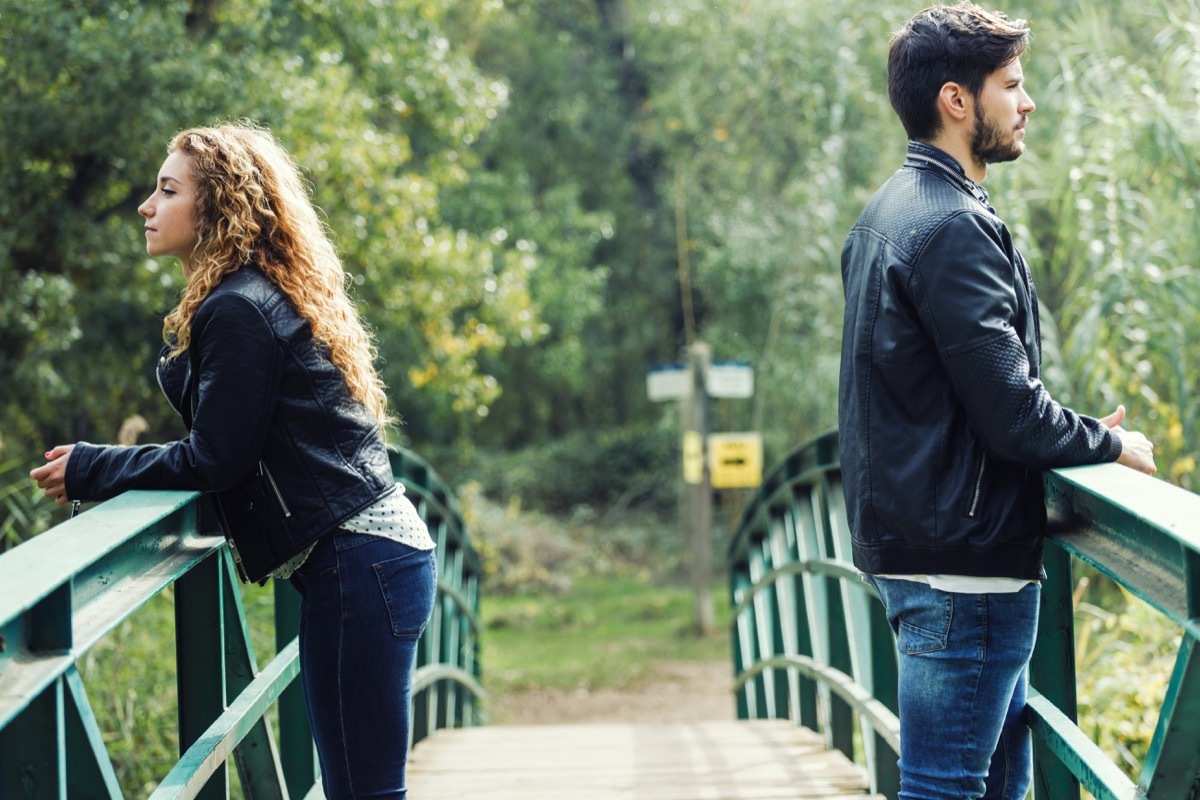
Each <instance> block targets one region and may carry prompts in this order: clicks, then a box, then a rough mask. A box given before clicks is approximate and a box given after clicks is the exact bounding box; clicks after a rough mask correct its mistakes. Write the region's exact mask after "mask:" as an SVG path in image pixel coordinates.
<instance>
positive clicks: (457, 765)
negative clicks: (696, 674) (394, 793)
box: [408, 720, 868, 800]
mask: <svg viewBox="0 0 1200 800" xmlns="http://www.w3.org/2000/svg"><path fill="white" fill-rule="evenodd" d="M408 788H409V795H410V796H411V797H419V798H421V800H454V799H455V798H472V799H473V800H517V798H521V800H551V798H553V800H561V798H564V797H570V798H572V800H593V798H596V799H597V800H598V799H599V798H617V799H618V800H619V799H620V798H637V800H784V798H787V799H788V800H835V799H836V798H850V797H854V798H863V797H867V796H868V794H867V777H866V773H865V771H864V770H863V769H862V768H861V767H859V766H857V765H855V764H852V763H851V762H849V761H847V760H846V759H845V758H844V757H843V756H842V755H841V754H840V753H837V752H830V751H827V750H825V745H824V742H823V740H822V739H821V738H820V737H819V736H817V735H816V734H814V733H813V732H812V731H810V730H808V729H806V728H797V727H795V726H794V725H793V724H792V723H791V722H789V721H786V720H765V721H754V722H744V721H741V722H739V721H720V722H692V723H686V722H681V723H663V724H636V725H625V724H609V725H595V724H592V725H545V726H534V725H526V726H521V725H507V726H494V727H481V728H464V729H457V730H443V731H439V732H437V733H436V734H435V735H433V736H432V737H430V738H429V739H426V740H425V741H423V742H421V743H420V744H419V745H417V747H416V748H415V749H414V751H413V754H412V756H411V757H410V759H409V768H408Z"/></svg>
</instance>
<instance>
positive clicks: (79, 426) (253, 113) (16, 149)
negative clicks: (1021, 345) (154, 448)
mask: <svg viewBox="0 0 1200 800" xmlns="http://www.w3.org/2000/svg"><path fill="white" fill-rule="evenodd" d="M496 11H497V6H496V4H495V3H493V2H488V0H458V1H457V2H451V0H440V1H439V0H402V1H401V2H393V3H389V4H386V7H385V4H381V3H377V2H372V1H371V0H345V1H344V2H338V3H329V2H324V1H323V0H307V1H306V2H300V3H288V4H283V3H278V2H269V0H209V2H201V3H183V2H171V3H150V4H147V3H141V2H135V0H107V2H96V3H67V2H50V3H39V4H36V7H27V4H24V3H17V2H14V1H13V0H0V73H2V74H3V78H4V83H5V86H6V91H5V94H4V97H3V98H2V99H0V140H3V141H4V142H5V151H6V158H5V159H4V160H3V161H0V219H2V220H3V221H4V224H3V225H2V226H0V372H2V373H3V374H4V375H5V380H6V386H5V391H4V395H3V400H2V401H0V428H2V429H3V431H4V446H5V447H6V448H7V452H8V453H9V454H11V455H16V456H19V457H22V458H25V457H26V456H24V455H23V454H25V453H29V452H40V451H39V450H38V448H41V447H44V446H45V445H46V444H52V443H56V442H61V441H72V440H75V439H78V438H85V437H96V438H99V439H101V440H112V439H113V438H114V437H115V435H116V432H117V429H118V428H119V426H120V423H121V421H122V420H124V419H126V418H127V417H129V416H131V415H133V414H135V413H139V414H141V415H143V416H144V417H145V418H146V419H147V420H148V422H149V428H150V430H149V433H150V435H151V436H152V437H154V438H158V439H162V438H173V437H175V436H177V435H178V433H179V430H178V423H177V422H175V421H174V420H172V419H171V417H170V414H169V411H168V410H167V408H166V405H165V404H164V403H163V402H162V401H161V398H159V397H157V390H156V389H155V388H154V387H155V383H154V380H153V377H152V375H151V370H150V366H151V365H152V364H153V360H154V357H155V355H156V353H157V344H156V342H157V340H158V339H159V330H160V327H161V318H162V315H163V313H164V312H165V311H166V310H167V309H169V308H170V307H171V305H172V304H173V303H174V302H175V298H176V296H177V293H178V291H179V290H180V288H181V286H182V280H181V277H180V276H179V275H178V274H177V272H176V271H175V269H174V268H173V265H171V264H167V263H162V264H159V263H156V262H151V261H148V260H147V259H146V257H145V256H144V251H143V246H144V245H143V243H142V241H141V224H140V221H139V219H138V217H137V215H136V207H137V204H138V202H139V201H140V200H141V199H142V197H143V195H144V194H146V193H148V191H149V187H150V184H151V183H152V182H153V181H152V178H153V175H154V174H155V171H156V169H157V166H158V164H159V162H160V161H161V159H162V157H163V156H164V154H165V152H164V145H165V143H166V141H167V140H168V139H169V138H170V136H171V135H172V134H173V133H174V132H176V131H177V130H179V129H180V128H183V127H187V126H191V125H198V124H207V123H209V122H212V121H216V120H221V119H227V118H234V117H250V118H254V119H257V120H259V121H261V122H263V123H266V124H268V125H270V126H271V127H272V129H273V130H274V131H275V132H276V134H277V135H278V136H279V137H280V139H281V140H282V141H283V142H284V144H285V145H286V146H287V147H288V148H289V149H290V150H291V151H292V152H293V153H294V155H295V156H296V157H297V160H298V161H299V162H300V163H301V165H302V166H303V167H304V168H305V169H306V170H308V171H309V175H310V177H311V179H312V181H313V184H314V194H315V199H316V201H317V203H318V205H320V206H321V207H322V208H323V209H324V210H325V212H326V214H327V219H328V222H329V225H330V227H331V229H332V230H333V231H334V233H335V236H336V238H337V241H338V243H339V245H340V248H341V251H342V253H343V257H344V261H345V265H346V268H347V272H348V273H349V274H350V275H351V277H352V279H353V282H354V284H355V286H356V289H357V296H358V299H359V300H360V302H362V304H363V307H364V313H365V316H366V318H367V320H368V321H369V322H370V323H371V324H372V325H373V326H374V327H375V329H376V330H377V331H378V332H379V337H378V338H379V348H380V353H381V356H382V357H383V358H384V360H385V367H384V373H385V378H386V380H387V381H388V382H389V383H390V384H391V386H392V389H393V395H394V397H395V399H396V400H397V406H398V407H399V411H400V413H401V414H402V415H403V416H406V417H407V418H409V419H410V420H411V421H413V422H414V423H418V422H419V423H421V427H420V428H419V429H420V430H434V431H438V430H446V429H448V430H449V431H450V435H453V434H454V432H455V430H456V426H455V425H454V424H451V423H452V421H453V420H455V419H457V418H458V417H461V416H466V418H468V419H470V418H472V415H476V412H477V411H478V410H479V409H481V408H482V409H486V407H487V404H488V403H489V402H491V401H492V400H493V399H494V397H495V396H496V394H497V391H498V389H497V386H496V383H495V380H494V379H493V378H491V377H490V376H485V375H483V374H482V373H481V371H480V369H479V365H478V358H479V357H480V356H481V354H485V353H487V352H489V351H491V350H495V349H496V348H498V347H500V346H502V344H503V343H504V341H505V339H506V338H507V337H509V336H514V335H515V336H518V337H520V336H521V335H522V334H523V333H529V334H530V336H532V333H530V332H534V333H535V332H536V331H537V330H538V326H539V323H538V320H537V316H536V313H535V311H534V309H533V307H532V304H531V299H530V296H529V292H528V289H527V285H526V283H527V277H528V274H529V273H530V271H531V270H532V269H533V267H534V266H535V265H536V256H535V255H534V254H533V253H532V251H531V250H529V249H520V248H516V247H509V246H504V247H501V246H498V245H497V244H496V243H495V241H494V237H492V236H490V231H483V232H476V231H471V230H466V229H462V228H458V227H454V226H450V225H447V224H446V223H445V222H443V220H442V217H441V214H440V208H439V195H440V193H441V192H442V191H443V190H444V188H445V187H450V186H453V185H455V184H456V183H460V182H462V181H463V180H464V179H465V176H466V174H467V170H468V169H469V168H470V166H471V165H472V163H473V161H474V157H473V154H472V152H471V149H470V145H471V144H472V142H474V141H475V140H476V139H477V137H478V136H479V134H480V132H481V131H482V130H483V129H484V128H485V127H486V126H487V125H488V124H489V121H490V120H491V119H492V118H494V117H495V116H496V115H497V114H498V113H499V111H500V109H501V108H502V106H503V103H504V100H505V95H506V91H507V90H506V88H505V87H504V85H503V84H501V83H498V82H496V81H494V80H491V79H489V78H487V77H486V76H484V75H483V74H482V73H481V72H480V71H479V70H478V69H476V68H475V66H474V65H473V63H472V61H471V58H470V56H469V50H470V43H464V42H460V41H457V40H451V39H449V38H448V37H447V35H446V34H445V33H444V31H443V28H444V27H445V26H446V25H448V24H450V23H451V22H455V24H456V26H457V25H458V22H457V21H458V20H462V19H475V20H484V19H486V18H487V17H488V16H489V15H491V14H493V13H496ZM8 156H11V157H8ZM418 388H419V389H420V390H421V394H420V403H417V402H415V401H413V397H414V394H413V392H414V389H418ZM476 416H477V415H476Z"/></svg>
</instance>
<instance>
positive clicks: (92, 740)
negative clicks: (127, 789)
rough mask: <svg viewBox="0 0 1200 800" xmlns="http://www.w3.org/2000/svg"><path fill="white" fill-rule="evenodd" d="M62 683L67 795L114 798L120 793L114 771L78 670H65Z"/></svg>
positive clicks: (84, 798)
mask: <svg viewBox="0 0 1200 800" xmlns="http://www.w3.org/2000/svg"><path fill="white" fill-rule="evenodd" d="M63 684H64V703H65V706H66V708H65V715H64V723H65V731H64V733H65V740H66V741H65V743H66V775H67V796H68V797H70V798H72V800H76V799H78V800H117V798H120V797H121V787H120V785H119V784H118V783H117V773H116V772H115V771H114V770H113V766H112V762H111V761H110V760H109V758H108V751H107V750H106V749H105V747H104V740H103V739H102V737H101V736H100V726H99V725H98V724H97V723H96V715H95V714H94V713H93V712H92V704H91V702H90V701H89V700H88V697H87V692H86V691H85V690H84V687H83V680H82V679H81V678H80V677H79V672H78V671H77V670H75V669H74V668H72V669H70V670H68V671H67V673H66V675H64V676H63Z"/></svg>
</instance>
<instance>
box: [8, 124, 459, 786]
mask: <svg viewBox="0 0 1200 800" xmlns="http://www.w3.org/2000/svg"><path fill="white" fill-rule="evenodd" d="M138 213H139V214H141V215H142V216H143V217H144V218H145V221H146V222H145V229H146V252H147V253H148V254H149V255H151V256H157V257H161V256H172V257H175V258H178V259H179V261H180V263H181V264H182V266H183V274H184V276H185V277H186V279H187V287H186V289H185V290H184V292H183V297H182V299H181V301H180V303H179V305H178V307H176V308H175V309H174V310H173V311H172V312H171V313H170V314H169V315H168V316H167V318H166V322H165V324H164V338H165V340H166V342H167V344H166V346H165V347H164V348H163V354H162V358H160V359H159V362H158V379H159V383H160V385H161V386H162V390H163V393H164V394H165V395H166V397H167V400H168V401H170V403H171V405H172V406H174V408H175V409H176V410H177V411H178V412H179V413H180V415H181V416H182V417H183V420H184V423H185V424H186V425H187V427H188V429H189V436H188V438H186V439H184V440H182V441H177V442H170V443H167V444H164V445H138V446H130V447H121V446H101V445H94V444H88V443H86V442H79V443H76V444H74V445H60V446H58V447H55V448H54V449H52V450H50V451H49V452H48V453H46V458H47V459H48V462H49V463H47V464H46V465H44V466H42V467H39V468H37V469H35V470H33V471H32V473H31V476H32V477H33V478H34V479H35V480H36V481H37V484H38V486H39V487H41V488H42V489H43V490H44V491H45V494H46V496H47V497H50V498H52V499H54V500H55V501H57V502H58V503H60V504H61V503H66V502H70V501H81V500H104V499H107V498H110V497H113V496H115V495H117V494H120V493H121V492H124V491H126V490H129V489H198V490H202V491H206V492H212V493H213V498H214V500H215V505H216V508H217V511H218V516H219V518H220V520H221V525H222V527H223V528H224V531H225V534H226V537H227V538H228V539H229V544H230V549H231V550H232V553H233V557H234V560H235V562H236V564H237V566H238V570H239V573H240V574H241V577H242V579H243V580H245V581H258V582H265V581H266V579H267V578H268V577H271V576H274V577H277V578H288V577H290V578H291V580H292V582H293V584H294V585H295V586H296V588H297V589H298V590H299V591H300V594H301V597H302V602H301V622H300V665H301V671H300V673H301V674H300V677H301V680H302V681H303V685H304V695H305V701H306V705H307V708H308V714H309V719H310V721H311V723H312V729H313V735H314V738H315V739H316V744H317V752H318V755H319V757H320V762H321V773H322V780H323V783H324V789H325V796H326V797H328V798H329V800H341V798H358V797H372V798H384V797H387V798H393V797H404V796H405V786H404V767H405V759H406V751H407V746H408V706H409V687H410V678H411V673H412V665H413V659H414V655H415V652H416V643H417V638H418V636H419V635H420V634H421V631H422V630H423V629H424V627H425V623H426V621H427V620H428V618H429V614H430V611H431V610H432V605H433V596H434V590H435V559H434V555H433V547H434V543H433V541H432V540H431V539H430V537H429V533H428V532H427V530H426V528H425V525H424V523H423V522H422V521H421V519H420V517H419V516H418V515H417V513H416V510H415V509H414V508H413V505H412V503H410V502H409V501H408V499H407V498H406V497H405V496H404V493H403V488H402V487H401V488H400V490H397V487H396V484H395V482H394V480H393V478H392V473H391V467H390V464H389V461H388V455H387V450H386V449H385V447H384V440H383V436H382V433H381V427H382V426H383V425H384V424H386V422H387V410H386V397H385V395H384V390H383V385H382V384H381V382H380V380H379V377H378V376H377V374H376V372H375V369H374V366H373V363H372V356H373V349H372V346H371V341H370V338H369V337H368V335H367V333H366V331H365V330H364V329H363V326H362V324H361V323H360V321H359V319H358V315H357V312H356V310H355V307H354V305H353V303H352V302H351V301H350V299H349V297H348V296H347V294H346V291H345V275H344V273H343V271H342V267H341V263H340V262H339V260H338V257H337V254H336V253H335V251H334V248H333V246H332V244H331V243H330V240H329V236H328V235H327V232H326V230H325V228H324V226H323V225H322V224H321V222H320V220H319V219H318V217H317V213H316V210H315V209H314V208H313V206H312V203H311V201H310V199H309V196H308V193H307V191H306V189H305V184H304V182H303V180H302V178H301V176H300V173H299V171H298V169H297V168H296V166H295V164H294V163H293V162H292V160H291V158H290V157H289V156H288V154H287V153H286V152H285V151H284V149H283V148H282V147H281V146H280V145H279V143H278V142H277V141H276V140H275V138H274V137H273V136H272V135H271V134H269V133H268V132H267V131H265V130H262V129H259V128H256V127H252V126H249V125H220V126H217V127H214V128H198V129H194V130H188V131H184V132H183V133H180V134H179V135H177V136H176V137H175V138H174V139H173V140H172V141H171V143H170V146H169V147H168V155H167V158H166V161H164V162H163V165H162V169H161V170H160V171H159V174H158V182H157V185H156V187H155V189H154V193H153V194H151V195H150V197H149V198H147V199H146V201H145V202H144V203H142V205H141V206H140V207H139V208H138Z"/></svg>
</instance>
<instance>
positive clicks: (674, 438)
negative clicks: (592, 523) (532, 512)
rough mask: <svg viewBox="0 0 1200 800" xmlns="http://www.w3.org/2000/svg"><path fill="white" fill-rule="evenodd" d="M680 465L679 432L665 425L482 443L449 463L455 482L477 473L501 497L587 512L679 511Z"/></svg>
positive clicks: (556, 510) (561, 510) (485, 489)
mask: <svg viewBox="0 0 1200 800" xmlns="http://www.w3.org/2000/svg"><path fill="white" fill-rule="evenodd" d="M678 471H679V440H678V434H677V433H676V432H675V431H674V430H672V429H671V427H670V426H667V425H662V426H659V427H657V428H655V429H652V430H639V429H623V428H622V429H611V430H607V431H598V432H579V433H573V434H568V435H566V436H563V437H561V438H558V439H556V440H554V441H552V442H548V443H546V444H543V445H538V446H531V447H528V448H525V449H522V450H519V451H503V452H488V451H476V452H475V453H474V455H473V457H472V458H471V459H470V461H469V462H468V463H467V464H465V465H463V466H461V467H460V468H458V469H457V470H456V469H455V468H454V467H452V466H448V467H447V470H446V472H447V474H448V475H450V476H451V477H450V479H451V480H452V481H454V482H456V483H460V482H462V481H463V480H464V479H467V478H470V479H472V480H476V481H478V482H479V484H480V485H481V487H482V490H483V492H484V493H485V494H486V495H487V496H489V497H491V498H493V499H498V500H500V501H501V502H505V503H509V502H515V503H516V504H518V505H525V506H529V507H531V508H535V509H540V510H543V511H547V512H551V513H558V514H576V515H577V516H583V517H589V516H595V515H598V514H604V513H607V512H610V511H625V510H628V509H630V508H636V509H637V510H638V511H639V512H642V513H648V514H655V513H674V510H675V505H674V504H675V501H676V498H675V492H676V482H677V481H676V474H677V473H678Z"/></svg>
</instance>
